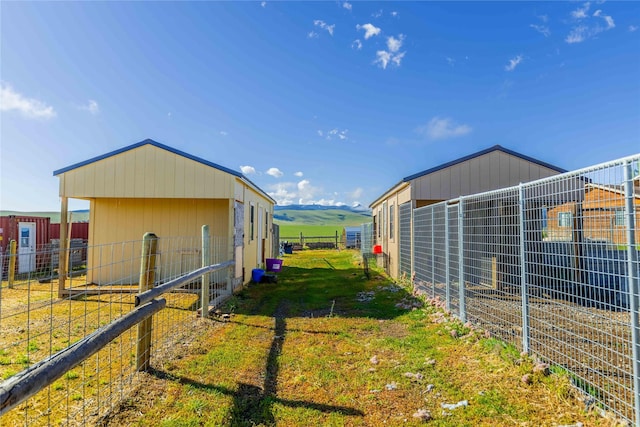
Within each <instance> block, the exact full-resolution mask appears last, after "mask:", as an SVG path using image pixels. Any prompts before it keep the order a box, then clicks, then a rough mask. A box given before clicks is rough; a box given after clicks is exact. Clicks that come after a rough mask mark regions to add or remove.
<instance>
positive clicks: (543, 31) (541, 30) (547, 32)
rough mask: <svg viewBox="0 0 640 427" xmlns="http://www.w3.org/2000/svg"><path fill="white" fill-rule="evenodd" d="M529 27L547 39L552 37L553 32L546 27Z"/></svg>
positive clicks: (533, 25)
mask: <svg viewBox="0 0 640 427" xmlns="http://www.w3.org/2000/svg"><path fill="white" fill-rule="evenodd" d="M529 26H530V27H531V28H533V29H534V30H536V31H537V32H539V33H540V34H542V35H543V36H545V37H549V36H550V35H551V30H550V29H549V27H547V26H545V25H536V24H531V25H529Z"/></svg>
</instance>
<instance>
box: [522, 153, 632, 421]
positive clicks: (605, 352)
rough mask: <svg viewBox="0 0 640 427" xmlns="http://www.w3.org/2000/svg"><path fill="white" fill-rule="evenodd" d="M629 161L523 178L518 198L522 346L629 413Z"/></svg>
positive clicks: (617, 410)
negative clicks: (526, 335)
mask: <svg viewBox="0 0 640 427" xmlns="http://www.w3.org/2000/svg"><path fill="white" fill-rule="evenodd" d="M637 162H638V159H637V158H636V159H630V160H629V159H627V160H622V161H617V162H611V163H608V164H604V165H599V166H596V167H593V168H588V169H584V170H581V171H578V172H575V173H569V174H564V175H562V176H560V177H556V178H553V179H546V180H543V181H539V182H535V183H531V184H527V185H525V200H526V203H525V205H524V206H525V208H524V211H525V216H524V217H525V230H526V234H525V243H526V250H527V256H526V261H527V262H526V271H527V282H528V283H529V289H530V292H529V293H530V295H531V297H532V299H531V300H530V306H529V315H530V319H531V330H530V346H531V351H533V352H534V353H536V354H539V355H541V356H542V357H544V359H546V360H548V361H550V362H551V363H553V364H554V365H557V366H560V367H563V368H564V369H566V370H567V371H569V372H570V373H571V375H572V378H573V379H574V382H575V383H576V384H577V385H578V386H580V387H581V388H582V389H584V390H585V391H586V392H587V393H589V394H591V395H592V397H593V399H595V400H597V401H600V402H602V403H604V404H605V405H606V407H607V408H609V409H610V410H611V411H613V412H614V413H616V414H618V415H619V416H622V417H624V418H627V419H633V418H634V416H635V417H637V416H638V414H634V413H635V404H636V402H635V400H636V399H637V396H636V393H637V392H638V390H637V389H636V385H635V384H634V363H636V364H637V363H638V361H637V360H635V362H634V356H633V346H634V344H633V341H632V316H631V315H630V312H629V310H630V308H631V305H630V298H629V296H630V295H629V294H630V287H629V284H630V280H632V281H633V282H634V283H635V284H636V287H637V283H638V277H637V271H638V269H637V268H635V269H632V268H631V269H630V268H629V267H630V263H629V254H630V253H631V252H632V251H633V252H635V254H631V255H632V257H634V255H635V259H636V260H637V258H638V257H637V254H638V250H639V247H638V246H637V240H636V246H635V247H633V246H631V245H629V236H630V235H631V234H635V235H637V233H636V232H635V230H637V229H638V209H639V208H638V207H639V206H640V201H639V199H638V192H639V188H640V181H639V179H638V175H635V177H634V173H633V172H632V173H630V174H628V178H626V181H627V184H628V185H627V186H626V189H625V171H624V169H625V168H630V166H631V165H636V164H637ZM636 173H637V172H636ZM629 207H631V211H630V210H629V209H628V208H629ZM630 214H631V215H630ZM632 216H633V217H635V220H634V222H635V224H633V222H632V221H629V218H630V217H632ZM637 315H638V313H637V306H636V312H635V313H634V316H635V317H636V318H637ZM636 345H637V343H636ZM636 374H637V373H636ZM636 381H637V379H636ZM634 390H635V391H634Z"/></svg>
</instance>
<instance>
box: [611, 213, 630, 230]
mask: <svg viewBox="0 0 640 427" xmlns="http://www.w3.org/2000/svg"><path fill="white" fill-rule="evenodd" d="M613 224H614V225H615V226H616V227H624V226H625V225H627V218H626V216H625V214H624V209H616V215H615V217H614V220H613Z"/></svg>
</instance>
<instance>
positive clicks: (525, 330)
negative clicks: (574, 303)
mask: <svg viewBox="0 0 640 427" xmlns="http://www.w3.org/2000/svg"><path fill="white" fill-rule="evenodd" d="M518 206H519V219H518V221H519V222H520V293H521V298H522V351H524V352H526V353H528V352H529V288H528V286H527V270H526V264H527V262H526V253H525V242H524V236H525V233H524V227H525V222H524V186H523V185H522V183H520V185H518Z"/></svg>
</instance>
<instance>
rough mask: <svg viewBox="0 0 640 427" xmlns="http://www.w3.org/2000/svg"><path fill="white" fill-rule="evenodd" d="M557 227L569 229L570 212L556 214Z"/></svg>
mask: <svg viewBox="0 0 640 427" xmlns="http://www.w3.org/2000/svg"><path fill="white" fill-rule="evenodd" d="M558 227H571V212H558Z"/></svg>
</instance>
